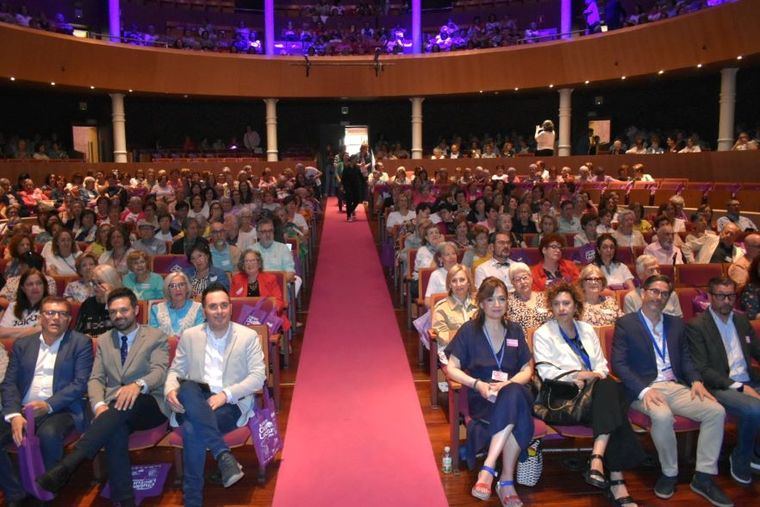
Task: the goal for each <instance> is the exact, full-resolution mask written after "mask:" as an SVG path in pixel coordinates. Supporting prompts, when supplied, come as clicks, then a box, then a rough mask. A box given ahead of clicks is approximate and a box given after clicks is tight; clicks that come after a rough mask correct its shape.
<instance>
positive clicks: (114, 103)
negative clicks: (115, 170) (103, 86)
mask: <svg viewBox="0 0 760 507" xmlns="http://www.w3.org/2000/svg"><path fill="white" fill-rule="evenodd" d="M110 95H111V122H112V123H113V161H114V162H118V163H120V164H126V163H127V131H126V128H125V125H126V123H127V121H126V117H125V115H124V94H123V93H111V94H110Z"/></svg>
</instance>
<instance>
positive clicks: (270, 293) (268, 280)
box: [230, 249, 290, 331]
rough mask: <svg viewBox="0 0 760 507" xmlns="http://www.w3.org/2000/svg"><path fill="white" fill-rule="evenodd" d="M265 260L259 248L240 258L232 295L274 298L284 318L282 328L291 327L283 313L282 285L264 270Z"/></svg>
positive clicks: (249, 250)
mask: <svg viewBox="0 0 760 507" xmlns="http://www.w3.org/2000/svg"><path fill="white" fill-rule="evenodd" d="M263 267H264V261H263V259H262V258H261V253H260V252H258V251H257V250H253V249H248V250H246V251H245V252H244V253H243V255H241V256H240V260H238V264H237V269H238V272H237V273H235V274H234V275H232V288H231V289H230V296H231V297H238V298H239V297H264V298H273V299H274V300H275V302H276V304H277V312H278V315H279V316H280V317H281V318H282V319H283V322H282V328H283V329H284V330H285V331H287V330H288V329H290V321H289V320H288V318H287V316H286V315H285V314H283V312H282V309H283V308H284V306H285V302H284V301H283V299H282V298H283V295H282V290H283V288H282V286H280V283H279V282H278V281H277V278H276V277H275V276H274V275H272V274H269V273H265V272H264V271H263Z"/></svg>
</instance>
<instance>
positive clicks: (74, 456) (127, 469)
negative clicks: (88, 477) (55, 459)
mask: <svg viewBox="0 0 760 507" xmlns="http://www.w3.org/2000/svg"><path fill="white" fill-rule="evenodd" d="M107 307H108V313H109V315H110V318H111V322H112V323H113V326H114V328H113V329H112V330H110V331H107V332H105V333H103V334H102V335H100V336H98V338H97V341H98V348H97V352H96V354H95V364H94V366H93V368H92V374H91V375H90V380H89V382H88V384H87V391H88V395H89V400H90V404H91V406H92V411H93V413H94V414H95V419H93V421H92V424H91V425H90V427H89V428H88V429H87V432H86V433H85V434H84V436H83V437H82V438H81V439H80V440H79V442H77V444H76V446H75V448H74V451H73V452H71V453H69V454H68V455H67V456H66V457H65V458H64V459H63V460H61V462H60V463H59V464H58V465H56V466H55V467H54V468H52V469H51V470H50V471H49V472H48V473H46V474H45V475H43V476H41V477H40V478H39V479H38V481H37V482H38V483H39V484H40V486H42V487H43V488H44V489H46V490H48V491H51V492H56V491H58V490H59V489H60V488H61V487H63V485H64V484H65V483H66V482H67V481H68V479H69V477H70V476H71V473H72V472H73V471H74V470H75V469H76V467H77V466H78V465H79V463H81V462H82V461H83V460H84V459H85V458H87V459H92V458H94V457H95V455H96V454H97V453H98V451H99V450H100V449H101V448H103V447H105V449H106V458H107V462H108V477H109V479H108V480H109V482H110V484H111V499H112V500H113V501H114V502H118V503H119V505H121V506H125V505H134V492H133V491H132V468H131V465H130V462H129V434H130V433H132V432H133V431H140V430H147V429H150V428H155V427H156V426H159V425H161V424H164V423H165V422H166V419H167V417H168V416H169V414H170V411H169V409H168V408H167V407H166V404H165V402H164V396H163V387H164V382H165V381H166V370H167V368H168V367H169V348H168V341H167V336H166V334H164V333H163V332H162V331H160V330H158V329H154V328H150V327H147V326H141V325H139V324H137V315H138V313H139V309H140V307H139V305H138V304H137V297H136V296H135V294H134V293H133V292H132V291H131V290H129V289H127V288H121V289H116V290H113V291H111V293H110V294H109V295H108V300H107Z"/></svg>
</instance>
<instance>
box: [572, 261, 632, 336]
mask: <svg viewBox="0 0 760 507" xmlns="http://www.w3.org/2000/svg"><path fill="white" fill-rule="evenodd" d="M577 283H578V287H579V288H580V289H581V292H582V293H583V314H582V316H581V319H580V320H582V321H583V322H587V323H589V324H591V325H592V326H610V325H612V324H614V323H615V320H616V319H617V318H618V317H620V316H621V315H622V312H621V311H620V307H619V306H618V304H617V301H616V300H615V298H614V297H613V296H603V295H602V291H603V290H604V289H605V288H606V287H607V278H605V276H604V273H603V272H602V270H601V269H600V268H599V266H597V265H596V264H589V265H587V266H586V267H584V268H583V269H582V270H581V274H580V278H579V279H578V282H577Z"/></svg>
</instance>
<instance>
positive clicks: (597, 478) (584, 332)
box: [533, 282, 644, 507]
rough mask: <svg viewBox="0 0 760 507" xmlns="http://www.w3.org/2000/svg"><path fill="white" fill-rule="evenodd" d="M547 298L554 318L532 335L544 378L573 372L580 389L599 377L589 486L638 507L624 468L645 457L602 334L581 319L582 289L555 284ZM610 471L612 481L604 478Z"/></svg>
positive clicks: (594, 394)
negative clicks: (613, 375)
mask: <svg viewBox="0 0 760 507" xmlns="http://www.w3.org/2000/svg"><path fill="white" fill-rule="evenodd" d="M546 297H547V299H548V301H549V305H550V308H551V311H552V316H553V318H552V319H551V320H550V321H548V322H547V323H546V324H544V325H543V326H541V327H540V328H538V329H537V330H536V332H535V334H534V335H533V356H534V358H535V361H536V370H537V371H538V375H539V376H540V377H541V378H542V379H554V378H556V377H558V376H560V375H562V374H564V373H567V372H569V371H574V370H580V371H578V372H577V373H570V374H569V375H566V376H565V377H563V380H566V381H573V382H575V383H576V384H578V386H579V387H583V385H584V383H585V382H588V381H591V380H595V381H596V384H595V385H594V388H593V391H592V402H591V414H590V423H589V425H590V426H591V428H592V429H593V432H594V444H593V449H592V451H591V459H590V460H589V463H588V466H587V468H586V470H585V472H584V474H583V476H584V478H585V480H586V482H587V483H589V484H590V485H592V486H594V487H597V488H600V489H605V490H608V495H609V496H610V497H611V499H612V501H613V503H614V504H615V505H617V506H628V507H634V506H635V505H636V503H635V502H634V500H633V498H631V497H630V495H629V494H628V490H627V489H626V485H625V481H624V480H623V472H622V471H623V470H628V469H630V468H633V467H635V466H637V465H638V464H639V463H640V462H641V460H642V459H643V457H644V452H643V450H642V449H641V446H640V444H639V441H638V439H637V438H636V435H635V434H634V433H633V429H632V428H631V424H630V423H629V422H628V415H627V414H628V405H629V403H628V401H627V400H626V397H625V394H624V392H623V388H622V384H619V383H618V382H615V381H614V380H612V379H611V378H609V377H608V374H609V368H608V366H607V360H606V359H605V357H604V354H603V352H602V346H601V344H600V343H599V338H598V337H597V335H596V332H595V331H594V328H593V327H592V326H591V324H587V323H586V322H581V321H579V318H580V316H581V315H582V314H583V306H584V305H583V299H582V297H581V295H580V294H579V293H578V290H577V289H576V288H575V287H573V286H572V285H570V284H569V283H566V282H560V283H558V284H555V285H553V286H552V287H551V288H550V289H549V291H548V293H547V296H546ZM605 467H606V468H607V469H608V470H609V480H607V478H606V477H605Z"/></svg>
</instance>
